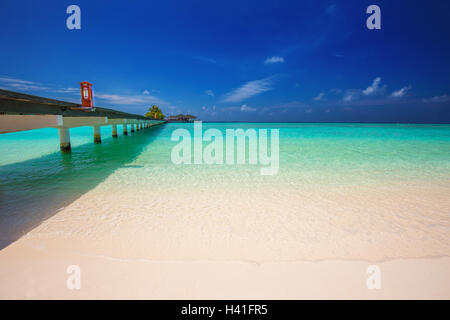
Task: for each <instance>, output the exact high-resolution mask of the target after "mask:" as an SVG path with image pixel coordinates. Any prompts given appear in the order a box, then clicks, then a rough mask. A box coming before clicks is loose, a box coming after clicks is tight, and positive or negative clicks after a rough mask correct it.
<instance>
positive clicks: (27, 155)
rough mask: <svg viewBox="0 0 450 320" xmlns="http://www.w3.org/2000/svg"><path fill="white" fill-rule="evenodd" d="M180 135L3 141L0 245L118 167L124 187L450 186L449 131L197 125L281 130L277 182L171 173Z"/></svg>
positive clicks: (34, 136) (246, 169)
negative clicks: (64, 145) (66, 144)
mask: <svg viewBox="0 0 450 320" xmlns="http://www.w3.org/2000/svg"><path fill="white" fill-rule="evenodd" d="M177 128H185V129H188V130H189V131H190V132H191V133H192V135H193V124H184V123H181V124H165V125H161V126H157V127H153V128H150V129H146V130H142V131H140V132H136V133H133V134H131V135H129V136H127V137H123V136H122V135H121V132H122V130H121V128H120V127H119V138H118V139H113V138H112V137H111V128H110V127H104V128H102V138H103V140H102V144H101V145H95V144H94V143H93V141H92V140H93V137H92V136H93V133H92V128H90V127H81V128H74V129H71V142H72V153H71V154H61V153H60V152H59V139H58V131H57V130H56V129H51V128H49V129H42V130H33V131H27V132H18V133H12V134H3V135H0V248H2V247H4V246H6V245H7V244H9V243H11V241H13V240H15V239H17V238H18V237H20V236H21V235H22V234H23V233H25V232H27V231H29V230H31V229H32V228H33V227H34V226H36V225H37V224H39V223H40V222H42V221H43V220H45V219H46V218H47V217H49V216H52V215H53V214H54V213H55V212H57V211H58V210H59V209H60V208H63V207H64V206H66V205H68V204H69V203H71V202H73V201H74V200H76V199H77V198H78V197H80V196H81V195H83V194H84V193H86V192H88V191H89V190H91V189H92V188H94V187H96V186H97V185H98V184H100V183H102V182H103V181H105V180H106V179H107V178H108V176H110V175H111V174H112V173H114V172H116V171H117V170H120V169H124V168H125V169H128V170H126V171H124V174H123V175H122V176H121V177H122V179H123V181H116V180H115V183H119V184H121V183H123V184H124V188H125V187H129V186H130V185H138V186H137V187H136V188H139V187H145V184H152V185H158V186H161V188H163V187H165V186H168V187H169V186H170V187H171V188H195V187H198V186H201V187H203V188H205V187H207V188H214V187H218V186H224V185H226V186H228V187H233V186H238V185H248V186H250V187H252V186H255V185H258V186H264V185H265V186H270V187H277V186H280V187H291V186H294V187H295V186H299V185H302V186H305V185H318V186H326V185H334V186H336V185H337V186H339V185H344V184H351V185H359V184H370V183H377V182H380V181H384V182H387V183H388V182H389V181H396V182H401V181H405V182H411V181H414V182H415V183H420V181H428V182H430V181H432V182H433V183H437V184H448V183H449V182H450V125H405V124H398V125H397V124H306V123H203V132H204V131H205V130H207V129H209V128H216V129H219V130H220V131H222V132H225V130H226V129H237V128H242V129H244V130H246V129H249V128H254V129H257V130H258V129H268V130H269V132H270V130H271V129H279V130H280V131H279V132H280V136H279V141H280V152H279V161H280V163H279V172H278V174H277V175H275V176H261V175H260V171H259V170H260V168H261V167H260V166H259V165H248V164H245V165H235V166H227V165H178V166H177V165H175V164H173V163H172V161H171V151H172V148H173V147H174V146H175V145H176V144H177V143H176V142H173V141H171V139H170V138H171V134H172V132H173V131H174V130H175V129H177ZM207 144H208V143H207V142H204V143H203V146H204V147H205V146H206V145H207ZM130 170H131V171H130ZM131 172H134V173H135V174H131V175H127V174H126V173H131Z"/></svg>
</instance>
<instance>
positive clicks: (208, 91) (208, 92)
mask: <svg viewBox="0 0 450 320" xmlns="http://www.w3.org/2000/svg"><path fill="white" fill-rule="evenodd" d="M205 94H207V95H208V96H211V97H214V92H213V91H212V90H209V89H208V90H206V91H205Z"/></svg>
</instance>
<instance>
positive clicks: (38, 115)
mask: <svg viewBox="0 0 450 320" xmlns="http://www.w3.org/2000/svg"><path fill="white" fill-rule="evenodd" d="M165 122H166V121H164V120H151V119H148V118H146V117H144V116H141V115H137V114H131V113H126V112H121V111H117V110H112V109H107V108H100V107H94V108H93V109H92V110H89V111H88V110H83V109H82V106H81V105H80V104H76V103H71V102H65V101H59V100H53V99H47V98H43V97H38V96H32V95H28V94H23V93H18V92H13V91H7V90H2V89H0V134H1V133H9V132H17V131H25V130H33V129H41V128H57V129H59V140H60V147H61V151H62V152H70V151H71V146H70V128H74V127H83V126H92V127H93V129H94V130H93V135H94V142H95V143H101V139H102V138H101V135H100V127H102V126H112V136H113V138H117V137H118V134H117V125H119V124H120V125H123V135H124V136H126V135H128V132H129V131H128V127H130V132H135V131H139V130H140V129H145V128H149V127H151V126H155V125H159V124H162V123H165ZM135 128H136V129H135Z"/></svg>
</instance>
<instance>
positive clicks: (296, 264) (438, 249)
mask: <svg viewBox="0 0 450 320" xmlns="http://www.w3.org/2000/svg"><path fill="white" fill-rule="evenodd" d="M109 179H112V181H110V180H109ZM139 183H142V181H141V182H137V186H136V185H135V188H136V189H134V190H133V188H131V187H130V186H128V187H127V188H123V185H120V184H119V185H118V184H116V183H114V175H112V176H111V177H109V178H108V179H107V180H106V181H105V182H104V183H102V184H100V185H98V186H97V187H96V188H94V189H93V190H91V191H89V192H88V193H86V194H84V195H83V196H82V197H80V198H79V199H77V200H76V201H74V202H73V203H71V204H70V205H69V206H67V207H66V208H64V209H63V210H61V211H59V212H58V213H56V214H55V215H54V216H52V217H50V218H48V219H47V220H45V221H44V222H42V223H41V224H40V225H39V226H37V227H36V228H34V229H33V230H32V231H31V232H29V233H28V234H26V235H25V236H23V237H21V238H20V239H19V240H17V241H15V242H13V243H11V244H10V245H9V246H7V247H6V248H4V249H2V250H1V251H0V284H1V289H0V298H5V299H34V298H37V299H47V298H49V299H57V298H64V299H66V298H67V299H81V298H88V299H91V298H112V299H131V298H136V299H318V298H323V299H354V298H360V299H397V298H402V299H403V298H404V299H432V298H437V299H449V298H450V257H449V255H450V241H449V238H448V230H449V223H450V221H449V216H448V208H450V200H449V199H448V187H447V184H446V183H443V184H441V185H439V184H437V185H434V187H431V186H426V187H425V188H424V187H423V186H420V185H404V186H403V188H399V187H398V186H397V185H384V184H380V185H378V186H373V185H372V186H366V187H362V186H357V187H354V186H347V187H342V186H341V187H337V188H332V187H327V188H325V189H311V188H309V189H300V188H298V187H293V186H291V187H286V188H283V187H278V188H277V189H276V190H271V189H270V188H267V187H264V188H260V189H258V188H253V191H252V192H251V193H248V194H246V195H245V196H243V194H244V191H243V190H238V191H236V190H228V189H226V188H224V189H220V188H219V189H217V190H210V191H209V192H206V190H204V191H202V190H201V186H200V187H198V188H192V189H188V188H177V187H174V188H172V189H165V190H162V188H161V187H160V186H159V189H158V186H154V187H153V188H151V187H149V184H147V183H146V184H145V185H139ZM199 188H200V189H199ZM136 190H139V192H137V191H136ZM275 191H276V192H275ZM230 199H233V200H232V201H230ZM394 209H395V210H394ZM374 264H375V265H377V266H379V268H380V270H381V281H382V282H381V283H382V287H381V290H369V289H367V286H366V280H367V278H368V277H369V275H368V273H367V268H368V266H370V265H374ZM70 265H77V266H80V268H81V273H82V278H81V279H82V280H81V281H82V287H81V290H69V289H67V287H66V280H67V278H68V277H69V275H68V274H67V273H66V269H67V267H68V266H70Z"/></svg>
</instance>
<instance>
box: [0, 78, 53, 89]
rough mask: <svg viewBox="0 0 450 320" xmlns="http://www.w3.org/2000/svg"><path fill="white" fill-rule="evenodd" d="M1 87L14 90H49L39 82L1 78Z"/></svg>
mask: <svg viewBox="0 0 450 320" xmlns="http://www.w3.org/2000/svg"><path fill="white" fill-rule="evenodd" d="M0 85H2V86H3V87H5V88H9V89H13V90H27V91H48V90H49V88H48V87H45V86H43V85H41V84H40V83H39V82H33V81H26V80H21V79H15V78H10V77H0Z"/></svg>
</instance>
